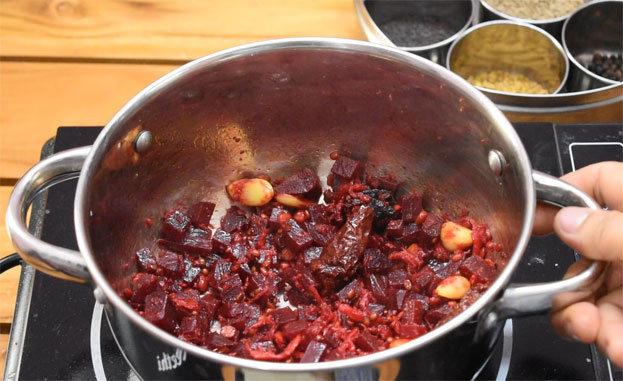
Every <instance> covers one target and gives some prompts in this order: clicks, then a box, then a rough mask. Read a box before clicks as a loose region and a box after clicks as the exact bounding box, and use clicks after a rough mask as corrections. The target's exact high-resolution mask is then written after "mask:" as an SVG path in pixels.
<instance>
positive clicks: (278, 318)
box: [270, 307, 299, 324]
mask: <svg viewBox="0 0 623 381" xmlns="http://www.w3.org/2000/svg"><path fill="white" fill-rule="evenodd" d="M270 316H272V317H273V320H274V321H275V323H277V324H285V323H289V322H291V321H295V320H298V318H299V315H298V313H297V312H296V311H293V310H291V309H290V308H289V307H283V308H277V309H276V310H274V311H272V312H271V313H270Z"/></svg>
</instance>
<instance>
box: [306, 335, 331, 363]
mask: <svg viewBox="0 0 623 381" xmlns="http://www.w3.org/2000/svg"><path fill="white" fill-rule="evenodd" d="M326 348H327V344H324V343H320V342H318V341H314V340H312V341H310V342H309V344H307V348H305V353H304V354H303V357H301V362H318V361H320V358H321V357H322V354H323V353H324V351H325V349H326Z"/></svg>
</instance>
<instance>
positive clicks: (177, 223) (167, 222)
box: [162, 210, 190, 241]
mask: <svg viewBox="0 0 623 381" xmlns="http://www.w3.org/2000/svg"><path fill="white" fill-rule="evenodd" d="M188 229H190V218H188V216H186V215H185V214H184V213H182V211H180V210H172V211H170V212H169V213H168V214H167V215H166V216H164V221H163V222H162V236H163V237H164V238H166V239H168V240H170V241H180V240H182V238H184V236H185V235H186V232H187V231H188Z"/></svg>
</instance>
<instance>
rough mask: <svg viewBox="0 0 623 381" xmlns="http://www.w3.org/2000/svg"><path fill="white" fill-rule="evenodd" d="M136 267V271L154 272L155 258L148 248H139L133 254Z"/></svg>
mask: <svg viewBox="0 0 623 381" xmlns="http://www.w3.org/2000/svg"><path fill="white" fill-rule="evenodd" d="M135 258H136V267H137V268H138V271H142V272H155V271H156V258H154V255H153V254H152V253H151V250H149V249H148V248H143V249H140V250H138V251H137V252H136V254H135Z"/></svg>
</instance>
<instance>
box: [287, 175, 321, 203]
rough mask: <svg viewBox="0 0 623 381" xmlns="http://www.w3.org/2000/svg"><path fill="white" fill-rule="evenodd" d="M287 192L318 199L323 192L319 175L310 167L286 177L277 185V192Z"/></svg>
mask: <svg viewBox="0 0 623 381" xmlns="http://www.w3.org/2000/svg"><path fill="white" fill-rule="evenodd" d="M279 193H286V194H291V195H296V196H303V197H304V198H308V199H311V200H317V199H318V197H320V194H321V193H322V189H321V188H320V180H319V179H318V175H316V173H315V172H314V171H312V170H311V169H309V168H305V169H303V170H302V171H301V172H299V173H297V174H295V175H292V176H290V177H288V178H287V179H285V180H284V181H283V182H282V183H281V184H279V185H277V186H276V187H275V194H279Z"/></svg>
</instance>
